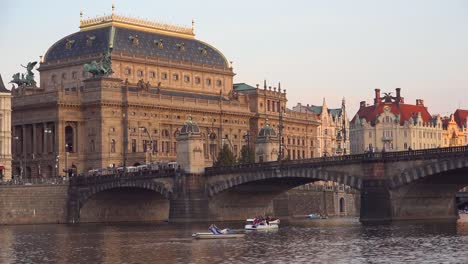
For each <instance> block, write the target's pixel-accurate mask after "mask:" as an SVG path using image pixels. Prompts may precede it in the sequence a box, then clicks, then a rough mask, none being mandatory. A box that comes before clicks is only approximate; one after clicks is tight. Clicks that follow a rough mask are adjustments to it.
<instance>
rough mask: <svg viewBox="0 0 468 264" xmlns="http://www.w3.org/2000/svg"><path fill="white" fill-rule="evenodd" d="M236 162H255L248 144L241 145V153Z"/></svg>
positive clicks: (253, 154)
mask: <svg viewBox="0 0 468 264" xmlns="http://www.w3.org/2000/svg"><path fill="white" fill-rule="evenodd" d="M238 162H239V163H240V164H248V163H254V162H255V153H254V151H253V149H252V148H250V150H249V147H248V146H245V145H244V146H242V148H241V153H240V157H239V160H238Z"/></svg>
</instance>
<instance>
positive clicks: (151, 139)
mask: <svg viewBox="0 0 468 264" xmlns="http://www.w3.org/2000/svg"><path fill="white" fill-rule="evenodd" d="M138 128H139V129H140V130H143V131H144V132H146V134H147V135H148V137H149V139H150V141H149V147H147V149H146V153H148V150H149V155H148V156H149V164H151V163H152V162H153V159H152V157H153V138H152V137H151V134H150V133H149V131H148V129H147V128H146V127H144V126H140V127H138Z"/></svg>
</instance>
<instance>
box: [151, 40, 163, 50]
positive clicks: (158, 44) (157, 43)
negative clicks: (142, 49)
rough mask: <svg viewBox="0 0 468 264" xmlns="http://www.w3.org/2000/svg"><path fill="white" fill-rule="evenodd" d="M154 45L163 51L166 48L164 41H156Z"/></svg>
mask: <svg viewBox="0 0 468 264" xmlns="http://www.w3.org/2000/svg"><path fill="white" fill-rule="evenodd" d="M153 43H154V45H155V46H156V47H157V48H158V49H163V48H164V41H163V40H162V39H160V40H154V42H153Z"/></svg>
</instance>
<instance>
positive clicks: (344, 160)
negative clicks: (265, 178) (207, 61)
mask: <svg viewBox="0 0 468 264" xmlns="http://www.w3.org/2000/svg"><path fill="white" fill-rule="evenodd" d="M461 156H462V157H468V146H459V147H448V148H434V149H421V150H409V151H395V152H375V153H370V152H369V153H363V154H354V155H343V156H332V157H321V158H311V159H299V160H288V161H271V162H263V163H249V164H237V165H233V166H222V167H208V168H205V174H206V175H213V174H220V173H234V172H244V171H253V170H258V169H264V170H265V169H274V168H279V167H288V166H329V165H333V164H340V165H341V164H349V163H357V162H373V161H382V162H389V161H399V160H418V159H434V158H451V157H461Z"/></svg>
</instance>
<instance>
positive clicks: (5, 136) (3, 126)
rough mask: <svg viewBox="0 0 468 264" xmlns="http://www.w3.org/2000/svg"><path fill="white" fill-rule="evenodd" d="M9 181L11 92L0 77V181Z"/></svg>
mask: <svg viewBox="0 0 468 264" xmlns="http://www.w3.org/2000/svg"><path fill="white" fill-rule="evenodd" d="M9 179H11V92H10V90H8V89H6V88H5V85H4V83H3V80H2V76H1V75H0V180H9Z"/></svg>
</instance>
